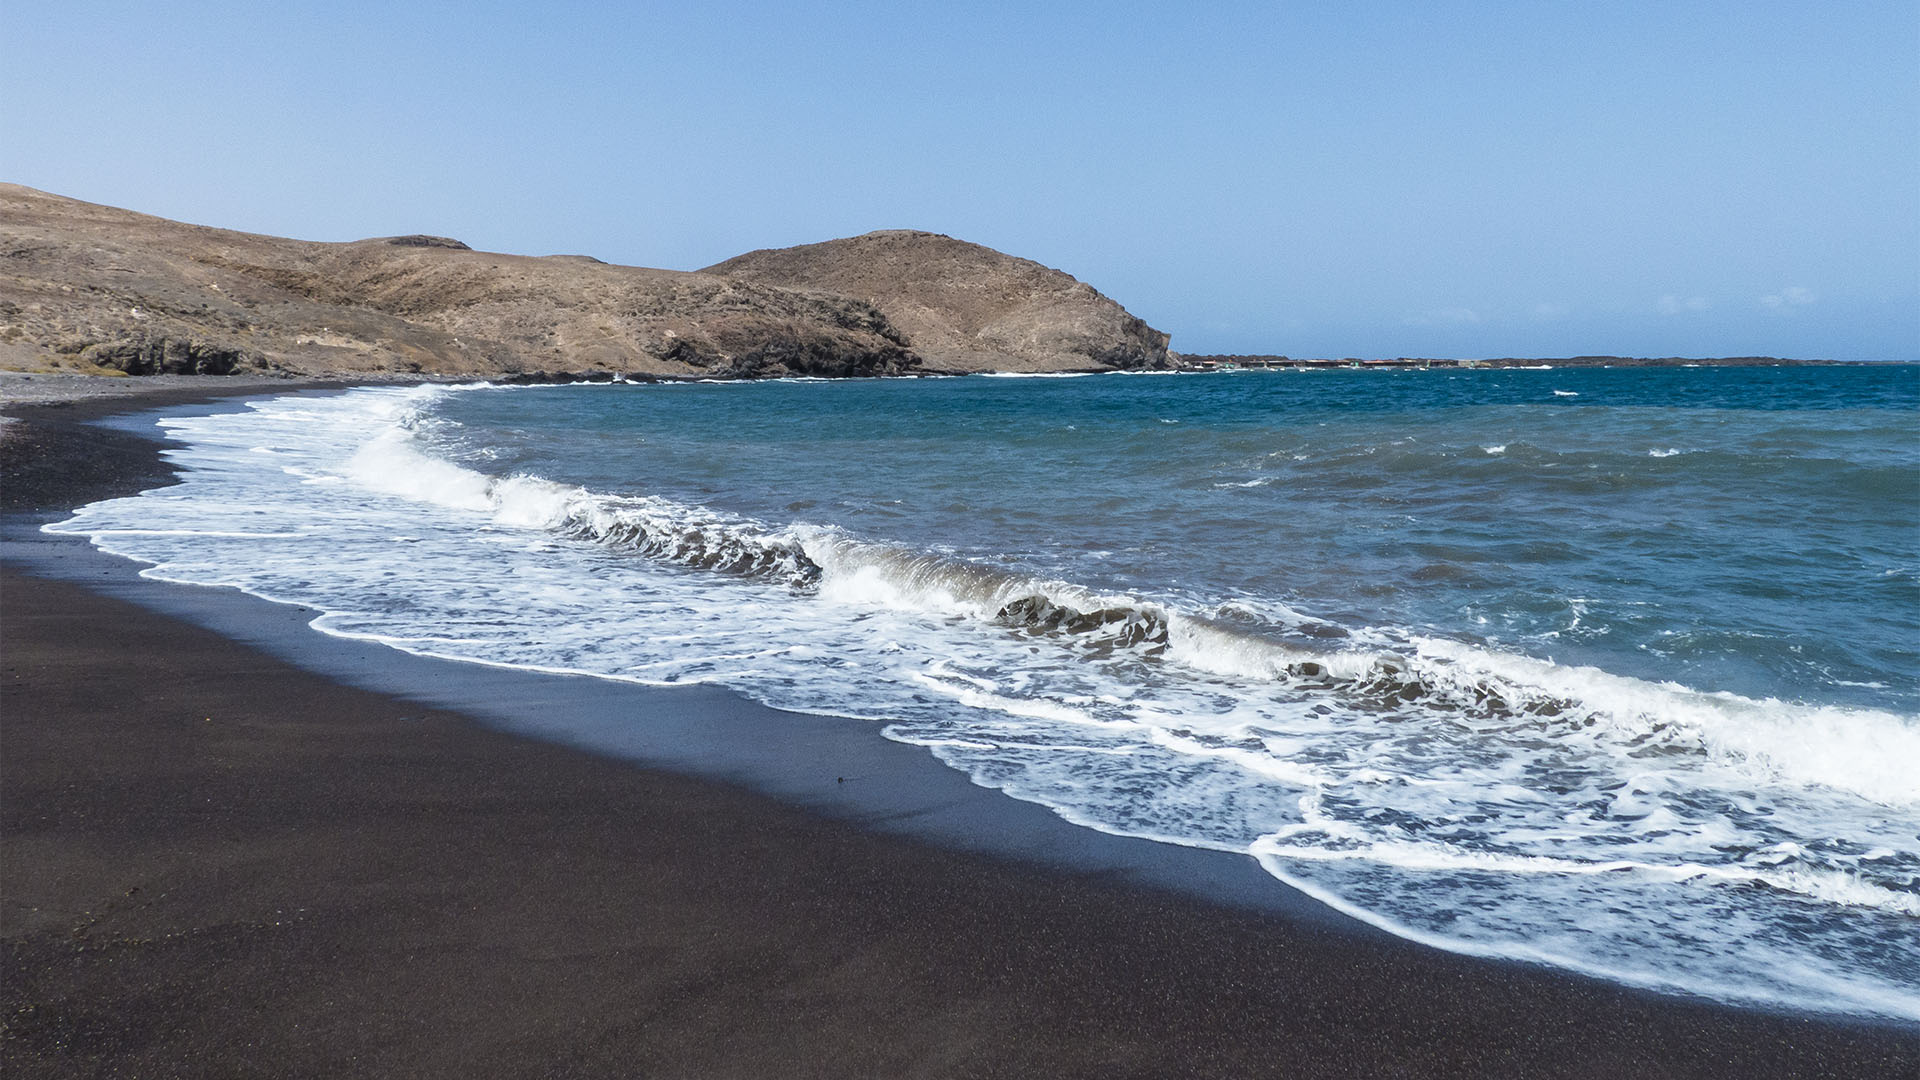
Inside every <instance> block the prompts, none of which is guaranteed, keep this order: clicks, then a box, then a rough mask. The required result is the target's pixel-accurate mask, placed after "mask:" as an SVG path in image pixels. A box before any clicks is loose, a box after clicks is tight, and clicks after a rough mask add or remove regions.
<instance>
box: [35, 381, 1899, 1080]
mask: <svg viewBox="0 0 1920 1080" xmlns="http://www.w3.org/2000/svg"><path fill="white" fill-rule="evenodd" d="M253 389H254V392H258V388H253ZM205 396H206V394H205V392H204V391H200V390H198V389H188V390H183V391H180V392H178V394H168V395H155V396H148V397H144V398H140V399H115V400H105V401H90V402H85V403H81V404H76V405H71V406H36V407H32V408H21V409H17V410H15V415H16V416H18V417H19V420H18V422H17V423H15V424H14V425H11V426H10V428H9V429H8V432H7V434H6V436H5V442H4V443H0V469H3V470H4V472H3V481H0V482H4V491H0V498H3V499H4V504H3V505H4V509H5V511H6V513H7V515H8V533H7V535H8V537H9V539H8V540H7V541H6V542H5V543H4V545H0V556H4V564H3V565H0V572H4V577H0V650H3V657H0V687H4V689H3V690H0V694H4V697H3V698H0V706H3V708H0V714H3V716H0V723H4V728H3V729H0V840H3V842H4V851H3V852H0V855H3V861H0V869H3V870H4V875H3V876H0V889H3V891H4V896H0V919H4V924H3V925H0V936H3V937H4V947H5V959H4V964H3V965H0V978H4V988H0V999H3V1000H0V1025H4V1026H3V1027H0V1069H4V1071H5V1073H6V1074H7V1075H8V1076H71V1075H129V1076H173V1075H182V1076H187V1075H191V1076H243V1075H274V1076H281V1075H330V1076H332V1075H346V1076H357V1075H367V1076H389V1075H476V1074H477V1075H508V1076H515V1075H554V1076H573V1075H580V1076H599V1075H608V1076H627V1075H662V1076H1029V1075H1032V1076H1077V1075H1085V1076H1188V1075H1192V1076H1250V1075H1274V1076H1308V1077H1312V1076H1356V1077H1358V1076H1367V1077H1371V1076H1516V1077H1519V1076H1527V1077H1534V1076H1593V1077H1603V1076H1604V1077H1619V1076H1643V1075H1657V1076H1727V1077H1735V1076H1738V1077H1751V1076H1807V1077H1814V1076H1860V1077H1895V1076H1906V1075H1913V1074H1914V1073H1915V1072H1916V1071H1917V1070H1920V1031H1917V1030H1915V1029H1913V1028H1911V1027H1900V1026H1891V1025H1873V1024H1853V1023H1846V1022H1841V1021H1835V1020H1828V1019H1820V1018H1810V1017H1803V1016H1788V1015H1775V1014H1767V1013H1760V1012H1752V1011H1743V1010H1735V1009H1729V1008H1725V1007H1721V1006H1716V1005H1711V1004H1707V1003H1702V1002H1696V1001H1691V1000H1686V999H1677V998H1668V997H1661V996H1656V995H1651V994H1644V993H1639V992H1634V991H1630V990H1626V989H1622V988H1619V987H1614V986H1611V985H1607V984H1603V983H1598V982H1594V981H1591V980H1586V979H1581V978H1577V977H1572V976H1567V975H1563V974H1560V973H1556V972H1553V971H1548V970H1544V969H1537V968H1531V967H1525V966H1521V965H1515V964H1507V963H1495V962H1485V961H1479V960H1473V959H1469V958H1463V957H1458V956H1453V955H1449V954H1445V953H1440V952H1437V951H1433V950H1429V949H1425V948H1422V947H1419V946H1415V945H1412V944H1409V943H1406V942H1402V941H1399V940H1396V939H1392V938H1388V937H1385V936H1384V935H1381V934H1379V933H1377V932H1371V931H1363V930H1360V929H1358V928H1353V927H1350V926H1347V925H1344V924H1343V922H1342V920H1340V919H1338V918H1335V917H1330V916H1328V915H1327V914H1325V913H1323V912H1319V911H1318V909H1316V908H1314V907H1313V906H1312V905H1310V904H1304V903H1302V902H1301V901H1299V900H1298V899H1297V898H1293V897H1291V895H1290V894H1287V893H1286V890H1284V889H1283V888H1282V887H1280V886H1279V885H1278V884H1277V883H1274V884H1273V885H1272V887H1271V890H1270V891H1269V895H1270V896H1271V897H1272V898H1273V899H1271V900H1270V901H1262V902H1253V901H1251V900H1247V899H1246V898H1245V896H1244V889H1245V887H1246V886H1245V885H1244V883H1245V882H1247V881H1256V880H1260V879H1263V878H1264V875H1260V874H1259V872H1258V871H1257V870H1252V869H1251V867H1250V863H1248V862H1247V860H1236V859H1232V858H1231V857H1227V856H1215V855H1209V854H1206V853H1190V852H1184V851H1182V850H1180V849H1166V850H1165V851H1164V852H1163V853H1162V854H1161V855H1159V856H1152V855H1150V856H1147V857H1144V861H1143V862H1138V863H1131V862H1129V861H1128V860H1135V859H1141V858H1143V857H1142V856H1139V855H1137V854H1136V853H1137V852H1139V851H1140V850H1142V849H1143V848H1144V849H1146V850H1148V851H1150V852H1151V851H1155V850H1159V849H1157V848H1155V846H1154V845H1144V844H1143V843H1142V842H1124V841H1112V838H1104V839H1102V838H1098V837H1097V834H1090V833H1086V832H1085V830H1077V829H1073V828H1072V827H1070V826H1065V825H1061V824H1059V823H1058V822H1057V819H1053V818H1052V816H1051V815H1050V814H1047V813H1046V812H1045V811H1042V810H1039V809H1037V808H1033V807H1029V806H1026V805H1025V804H1014V803H1013V802H1012V801H1011V800H1008V799H1005V798H1003V797H1001V796H999V795H997V794H993V793H988V792H984V791H981V790H979V789H975V788H972V787H971V786H970V785H968V784H966V782H965V780H964V778H962V777H960V776H959V774H957V773H951V772H950V771H948V770H945V769H944V767H941V766H938V765H937V764H933V763H932V762H931V761H930V759H927V758H925V756H924V755H923V754H921V752H919V751H917V750H911V749H909V748H905V747H898V746H894V745H893V744H885V745H884V746H883V747H882V748H881V749H879V750H875V751H873V752H871V754H870V756H867V757H863V758H862V759H861V760H860V762H859V763H858V765H859V767H858V768H857V769H852V768H850V769H848V770H847V771H848V772H852V773H855V774H856V775H855V776H854V777H853V780H854V783H850V784H846V785H842V784H839V783H838V781H839V779H840V777H838V776H833V777H829V776H828V775H827V773H828V772H831V771H833V770H831V769H828V768H827V767H826V766H828V765H830V764H831V761H830V760H813V759H808V758H807V755H806V754H805V753H804V752H801V751H799V750H798V749H796V750H794V752H793V753H789V752H788V751H786V750H784V749H781V748H779V747H777V746H776V747H775V748H774V749H772V750H769V751H768V753H767V755H766V756H767V757H768V758H769V759H776V758H787V759H791V758H793V757H794V756H795V754H798V756H799V758H800V759H801V760H803V761H808V762H809V765H808V767H810V768H813V769H814V771H815V772H817V773H818V774H819V775H818V776H817V777H815V779H816V780H817V782H818V783H819V785H820V792H819V795H818V797H817V798H816V797H813V796H810V795H808V794H807V791H808V789H807V788H806V787H805V785H804V783H801V782H800V781H798V780H796V779H795V773H794V771H793V770H791V769H789V770H788V771H787V772H785V773H782V772H781V771H780V770H779V769H778V768H776V767H775V765H773V764H769V765H767V766H766V767H765V768H761V767H759V766H754V765H752V764H751V763H748V764H746V765H742V764H740V763H739V762H737V761H730V762H728V763H722V764H717V765H714V766H712V767H707V768H703V767H700V766H699V765H698V764H697V762H696V763H694V764H690V765H689V766H688V769H687V772H698V773H702V774H704V775H687V774H685V773H684V772H678V771H665V770H662V769H657V768H647V767H642V766H640V765H636V764H633V763H632V762H629V761H622V760H615V759H611V758H608V757H605V756H596V755H594V754H591V753H588V752H586V751H584V750H582V749H578V748H571V747H565V746H556V745H551V744H548V743H544V742H541V741H537V740H534V739H529V738H525V737H521V736H517V735H513V734H509V733H505V732H503V731H501V730H499V726H500V724H501V722H502V721H501V720H500V719H499V718H498V717H493V716H488V715H484V710H482V709H480V708H478V707H476V708H474V709H470V710H466V711H465V712H456V711H451V710H448V709H444V708H434V707H428V706H423V705H422V704H421V702H420V701H419V700H418V699H417V698H410V697H406V696H401V694H400V692H399V690H398V689H397V688H398V687H399V686H401V685H403V684H404V681H405V680H404V679H401V680H399V681H397V682H395V683H393V685H394V686H395V687H396V689H395V690H394V691H393V692H388V693H382V692H375V691H373V690H369V689H365V688H361V687H356V686H351V685H347V684H346V682H347V680H344V679H339V678H329V677H324V676H322V675H319V674H316V673H315V672H314V671H313V670H310V668H311V665H296V664H294V663H290V662H289V661H288V660H287V659H285V658H283V657H282V656H279V655H275V652H274V651H273V650H272V649H270V648H267V647H258V646H256V645H254V644H249V643H247V642H243V641H241V640H237V639H236V638H237V637H239V636H245V635H223V634H217V633H214V632H212V631H210V630H208V629H205V628H204V627H203V626H200V625H196V624H195V623H194V622H192V621H189V620H187V619H183V618H181V617H179V615H178V613H177V612H169V611H165V610H155V609H154V606H153V605H151V604H148V603H144V602H142V603H136V602H133V601H134V600H136V599H139V598H140V597H143V596H148V595H152V594H154V593H158V592H169V593H182V594H184V593H202V594H210V593H212V592H213V591H212V590H187V589H179V588H175V587H170V586H164V585H157V584H149V585H145V586H142V587H134V586H130V585H128V584H126V582H127V581H128V579H130V578H131V577H132V567H131V565H130V564H122V565H121V566H119V567H113V568H108V569H101V567H103V566H104V565H105V564H104V563H103V562H102V561H100V559H99V558H94V557H91V556H90V554H89V552H88V549H86V546H85V545H84V543H83V542H80V541H71V540H64V539H62V540H48V541H47V542H46V545H48V546H52V545H59V546H60V549H61V550H64V551H66V552H69V553H70V554H69V555H62V556H60V559H64V560H66V561H65V563H64V564H61V563H60V560H50V559H49V558H48V557H47V555H46V553H45V550H40V551H38V552H37V553H36V552H29V551H28V550H27V546H28V545H26V544H23V543H22V542H21V541H20V540H19V539H18V537H19V536H21V535H25V533H26V530H28V529H30V527H31V525H32V523H33V522H34V521H35V520H38V519H39V518H40V517H41V516H43V515H45V514H46V513H49V512H53V511H58V510H60V509H63V508H66V507H69V506H72V505H77V504H79V503H83V502H86V501H91V500H94V499H98V498H102V497H106V496H108V495H111V494H119V493H126V492H131V491H135V490H139V489H141V488H142V487H148V486H154V485H156V484H159V483H164V480H165V476H166V469H165V465H164V463H163V462H161V461H160V460H159V458H158V456H157V454H156V453H155V451H156V450H157V444H154V443H152V442H150V441H148V440H145V439H142V438H140V437H138V436H135V435H130V434H125V433H122V432H117V431H114V430H109V429H105V428H101V427H98V426H96V425H94V424H92V423H90V422H89V421H91V420H93V419H96V418H98V417H100V416H104V415H108V414H111V413H113V412H116V411H127V410H131V409H144V408H149V407H154V406H157V405H162V404H170V403H177V402H180V401H185V400H191V399H194V398H196V397H205ZM62 565H64V569H63V568H62ZM87 575H96V576H98V577H100V579H101V581H102V584H101V585H100V586H98V587H88V586H83V585H81V584H78V583H76V582H75V581H74V580H73V579H74V578H76V577H83V576H87ZM258 606H261V607H269V605H258ZM279 610H280V611H281V612H283V613H286V612H287V609H279ZM281 621H282V622H286V623H289V624H291V625H297V622H298V619H297V613H286V614H285V616H284V618H283V619H282V620H281ZM274 633H275V632H274V631H271V630H270V629H262V630H261V635H262V637H263V638H272V637H273V636H274ZM312 637H313V638H315V639H318V637H319V635H312ZM275 640H284V637H282V638H276V639H275ZM314 649H315V650H316V652H318V651H322V642H320V641H317V640H316V641H315V642H314ZM381 651H382V652H384V650H381ZM378 662H381V663H384V662H385V661H378ZM396 663H397V662H396ZM425 668H435V669H442V670H445V671H446V675H445V678H446V679H447V680H448V682H449V684H452V683H458V682H459V681H460V680H462V679H464V678H466V677H467V675H466V673H465V672H464V669H465V666H464V665H450V664H435V663H434V662H432V661H412V660H409V661H408V667H407V670H408V672H412V673H416V674H409V675H408V676H407V677H408V678H417V672H418V671H420V670H423V669H425ZM572 682H573V681H572V680H565V679H548V680H545V681H544V682H543V683H540V684H539V685H546V686H554V687H559V688H560V689H559V690H558V691H557V692H558V693H560V694H562V695H568V694H571V693H572V691H570V690H568V689H566V687H567V686H568V685H569V684H571V683H572ZM363 685H364V684H363ZM382 685H385V684H382ZM473 685H475V686H480V687H482V688H483V689H484V688H485V687H486V686H490V685H492V684H484V683H475V684H473ZM516 685H521V684H516ZM525 685H533V684H531V683H527V684H525ZM580 693H582V694H586V693H587V691H585V690H582V691H580ZM469 696H472V697H474V698H475V699H476V700H479V692H469ZM631 700H633V701H636V702H644V703H645V708H646V709H648V710H652V711H650V712H648V713H647V714H645V715H643V716H640V717H637V718H636V719H637V720H642V721H645V722H646V723H648V724H649V725H655V726H659V727H662V728H665V729H668V730H672V729H673V728H675V727H681V728H683V729H691V728H700V727H703V726H718V727H720V728H722V729H723V730H729V731H737V732H752V733H755V734H754V737H755V738H763V737H764V738H775V737H776V736H775V735H774V734H773V733H772V731H771V728H770V727H769V726H768V725H769V724H770V720H769V717H776V716H777V714H770V713H768V712H767V711H765V710H757V709H753V708H748V707H735V706H733V705H728V704H725V703H724V702H723V701H722V698H721V697H717V696H714V695H703V694H701V693H699V692H689V693H686V694H677V693H672V692H662V691H650V692H647V693H646V694H644V695H640V696H637V697H634V698H632V699H631ZM469 714H471V715H469ZM709 719H711V720H712V722H713V723H712V725H707V723H706V722H707V721H708V720H709ZM756 725H759V726H756ZM819 730H823V731H824V730H827V727H826V725H823V726H822V727H821V728H820V729H819ZM861 742H862V745H866V744H869V743H880V742H881V740H879V739H878V737H877V736H871V737H866V738H863V739H862V740H861ZM849 745H851V744H849ZM848 752H849V753H851V752H852V751H851V750H850V751H848ZM689 757H690V758H692V757H697V755H689ZM816 757H817V755H816ZM896 771H897V773H898V775H893V776H889V775H875V774H876V773H893V772H896ZM726 776H732V777H734V780H735V781H737V782H729V781H728V780H726V779H723V778H722V777H726ZM749 784H752V785H754V786H752V787H750V786H748V785H749ZM867 785H871V788H872V790H874V791H876V792H879V794H874V795H871V796H866V795H860V794H858V793H857V792H856V793H854V794H850V795H848V794H843V789H845V788H849V787H852V788H860V787H864V786H867ZM939 785H948V786H939ZM922 786H928V787H929V790H936V791H937V792H938V794H937V795H921V796H918V797H917V798H918V799H919V800H920V801H919V802H915V801H914V800H913V799H905V800H904V801H902V802H899V805H900V806H902V807H905V808H904V809H901V810H899V811H898V812H897V813H895V814H888V813H885V812H884V807H886V806H888V805H893V804H892V803H890V802H889V800H899V799H902V798H904V797H903V796H900V795H899V792H900V791H901V790H903V789H907V790H910V789H913V788H916V787H922ZM756 787H757V788H759V789H762V790H764V789H767V788H774V789H778V790H781V791H782V793H783V795H784V796H785V797H784V798H782V799H775V798H772V797H770V796H768V795H766V794H761V793H759V791H757V790H755V788H756ZM888 792H892V794H888ZM863 800H864V801H863ZM895 818H897V819H901V820H891V819H895ZM907 819H911V820H907ZM916 822H918V823H917V824H916ZM942 822H945V823H946V824H942ZM1049 822H1051V823H1052V824H1048V823H1049ZM1052 829H1058V830H1063V831H1064V832H1063V833H1061V834H1055V833H1053V832H1051V831H1049V830H1052ZM996 832H998V833H1007V832H1018V833H1019V834H1020V835H1018V836H1012V835H992V836H990V835H987V834H990V833H996ZM1082 834H1084V835H1085V837H1086V839H1085V841H1084V842H1079V841H1069V840H1059V839H1053V837H1055V836H1056V835H1072V836H1080V835H1082ZM1023 837H1033V838H1039V839H1034V840H1025V839H1023ZM994 850H998V851H1001V852H1002V853H1003V854H999V855H995V854H992V853H991V852H992V851H994ZM1009 853H1010V854H1009ZM1228 863H1232V864H1234V865H1240V864H1245V865H1244V866H1241V869H1240V870H1239V871H1236V870H1234V869H1232V868H1231V867H1228V866H1226V864H1228ZM1216 866H1219V867H1222V869H1220V870H1219V871H1218V876H1217V877H1212V876H1210V877H1209V878H1208V880H1207V881H1204V882H1202V881H1199V880H1197V879H1196V880H1195V881H1194V882H1192V885H1193V887H1190V888H1180V887H1177V885H1178V884H1179V883H1180V882H1181V881H1182V880H1183V878H1184V877H1185V876H1187V875H1190V874H1192V873H1194V872H1195V871H1196V870H1201V869H1204V870H1205V872H1206V873H1207V874H1208V875H1213V874H1214V873H1215V871H1214V869H1213V868H1214V867H1216ZM1242 872H1250V875H1251V876H1248V877H1236V876H1234V875H1235V874H1236V873H1242ZM1269 880H1270V879H1269ZM1236 882H1238V883H1241V884H1236Z"/></svg>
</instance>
